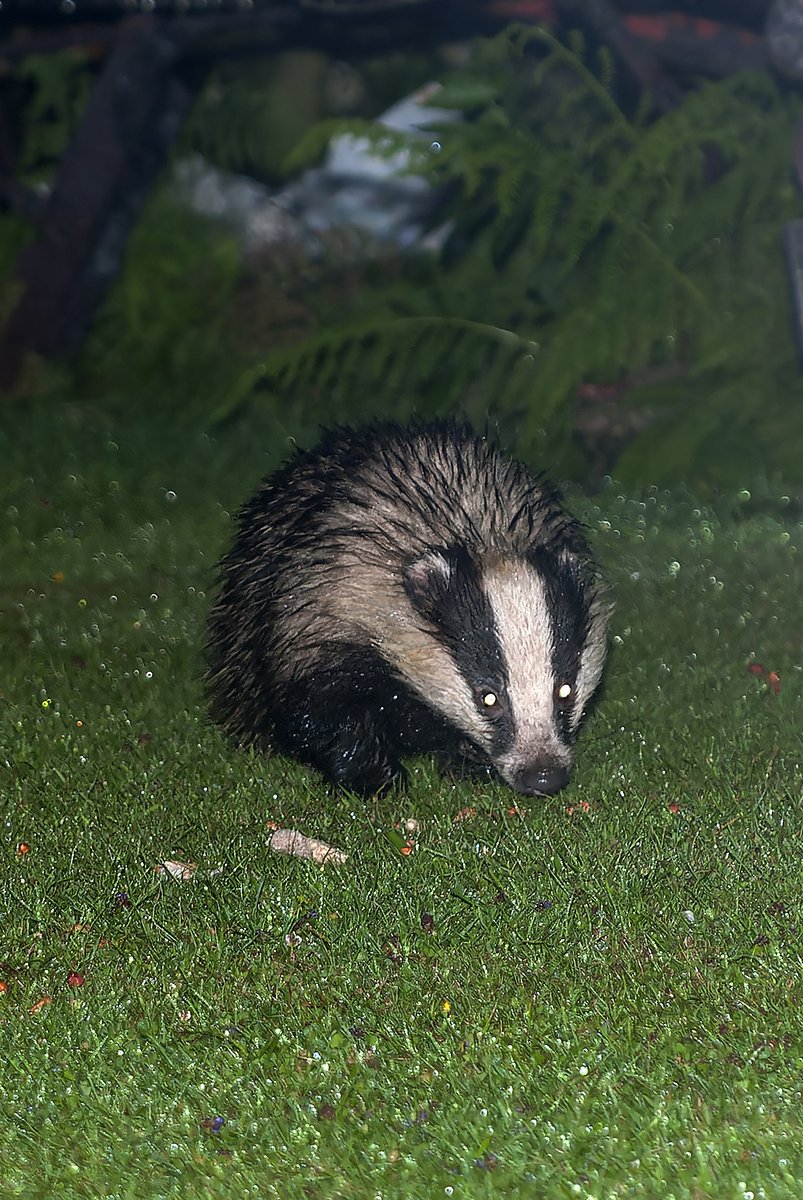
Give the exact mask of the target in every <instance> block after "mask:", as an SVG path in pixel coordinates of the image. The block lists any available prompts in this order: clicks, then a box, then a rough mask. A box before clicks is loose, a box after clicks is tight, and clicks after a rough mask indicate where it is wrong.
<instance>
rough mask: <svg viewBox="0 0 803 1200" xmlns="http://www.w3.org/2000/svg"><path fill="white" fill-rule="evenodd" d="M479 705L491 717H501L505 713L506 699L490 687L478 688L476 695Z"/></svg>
mask: <svg viewBox="0 0 803 1200" xmlns="http://www.w3.org/2000/svg"><path fill="white" fill-rule="evenodd" d="M475 695H476V699H477V705H478V707H479V708H480V710H481V711H482V712H484V713H487V714H488V716H489V717H499V716H501V715H502V713H503V712H504V711H505V697H504V695H503V694H502V692H497V691H495V690H494V689H493V688H490V687H480V688H477V691H476V693H475Z"/></svg>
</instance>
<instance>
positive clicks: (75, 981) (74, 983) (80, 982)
mask: <svg viewBox="0 0 803 1200" xmlns="http://www.w3.org/2000/svg"><path fill="white" fill-rule="evenodd" d="M67 983H68V984H69V985H70V987H83V986H84V984H85V983H86V976H85V975H82V974H81V972H80V971H70V973H69V975H68V976H67Z"/></svg>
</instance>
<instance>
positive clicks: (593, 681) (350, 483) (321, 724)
mask: <svg viewBox="0 0 803 1200" xmlns="http://www.w3.org/2000/svg"><path fill="white" fill-rule="evenodd" d="M606 624H607V605H606V602H605V600H604V595H603V592H602V590H601V588H600V585H599V582H598V578H597V574H596V571H595V569H594V566H593V564H592V562H591V561H590V558H589V554H588V547H587V544H586V541H585V538H584V537H583V534H582V531H581V528H580V526H579V525H578V523H577V522H576V521H575V520H574V519H573V518H572V517H570V516H569V515H568V514H567V513H566V511H565V509H564V508H563V507H562V505H561V502H560V497H559V495H558V493H557V492H556V491H555V490H554V489H553V488H551V487H549V486H547V485H546V484H545V483H544V482H543V481H542V480H540V479H539V478H538V477H537V476H535V475H533V474H532V473H531V472H530V471H529V470H528V469H527V468H526V467H525V466H523V465H522V464H521V463H519V462H515V461H511V460H509V459H507V458H504V457H503V456H502V455H501V454H500V453H499V451H498V450H497V449H496V448H495V447H494V446H493V445H492V444H490V443H489V442H488V441H487V440H486V439H485V438H481V437H478V436H476V435H475V434H474V433H473V432H471V431H470V430H469V429H466V428H464V427H461V426H459V425H457V424H454V423H451V422H446V421H443V422H436V423H432V424H423V423H421V424H414V425H412V426H409V427H403V426H400V425H395V424H391V423H387V424H377V425H374V426H369V427H367V428H364V429H359V430H351V429H335V430H332V431H330V432H328V433H327V434H326V435H325V436H324V438H323V440H322V441H321V442H320V443H319V444H318V445H317V446H315V447H314V448H313V449H312V450H308V451H304V452H301V453H299V454H297V455H296V457H294V458H293V459H292V460H291V461H290V462H289V463H287V464H286V465H285V466H284V467H283V468H281V469H280V470H279V471H278V472H277V473H276V474H274V475H272V476H270V477H269V478H268V479H266V480H265V481H264V482H263V483H262V485H261V486H260V488H259V490H258V491H257V493H256V495H255V496H254V497H253V499H251V500H250V501H249V502H248V503H247V504H246V505H245V506H244V507H243V508H242V510H241V512H240V514H239V525H238V532H237V535H236V539H235V542H234V545H233V547H232V549H231V550H230V551H229V553H228V554H227V555H226V556H225V558H224V559H223V561H222V563H221V566H220V582H219V592H218V598H217V601H216V603H215V605H214V608H213V611H212V615H211V619H210V630H209V668H208V672H207V682H208V685H209V689H210V693H211V698H212V710H213V714H214V715H215V717H216V718H217V719H218V720H219V721H220V722H221V724H222V725H223V726H224V728H225V729H226V730H227V731H228V732H229V733H230V734H232V735H233V736H234V737H235V738H236V739H237V740H238V741H239V742H241V743H243V744H246V745H249V744H250V745H256V746H258V747H261V748H263V749H267V750H275V751H278V752H280V753H285V754H289V755H292V756H293V757H295V758H297V759H299V760H300V761H301V762H304V763H308V764H309V765H310V766H312V767H315V768H317V769H318V770H319V771H321V772H322V773H323V775H324V776H325V777H326V778H327V779H328V780H331V781H332V782H333V783H336V784H338V785H339V786H341V787H343V788H347V789H349V790H352V791H354V792H358V793H361V794H364V795H369V794H371V793H373V792H376V791H378V790H379V789H381V788H383V787H384V786H386V785H387V784H388V783H390V782H391V781H392V780H393V779H394V778H395V777H396V776H398V775H400V773H401V771H402V766H401V760H402V758H405V757H408V756H413V755H417V754H422V753H434V754H436V755H438V756H439V758H440V759H441V761H442V762H444V763H446V764H449V765H458V766H461V767H463V768H467V769H468V770H474V769H477V770H483V769H485V770H487V769H490V768H493V770H494V771H495V772H496V773H497V774H498V775H499V776H501V778H502V779H503V780H505V781H506V782H507V783H508V784H509V785H510V786H511V787H512V788H515V789H516V791H518V792H523V793H525V794H527V795H530V794H534V793H543V794H547V795H549V794H552V793H554V792H557V791H558V790H559V789H560V788H562V787H563V786H564V785H565V784H566V782H567V780H568V778H569V771H570V768H571V765H572V757H573V755H572V747H573V744H574V741H575V738H576V735H577V732H578V728H579V726H580V722H581V718H582V716H583V712H584V710H585V708H586V706H587V704H588V702H589V700H590V699H591V696H592V694H593V693H594V690H595V689H596V687H597V684H598V683H599V679H600V676H601V674H602V669H603V665H604V662H605V654H606Z"/></svg>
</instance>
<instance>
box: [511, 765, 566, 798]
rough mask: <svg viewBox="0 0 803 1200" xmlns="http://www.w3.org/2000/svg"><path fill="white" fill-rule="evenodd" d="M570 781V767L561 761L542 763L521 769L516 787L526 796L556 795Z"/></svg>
mask: <svg viewBox="0 0 803 1200" xmlns="http://www.w3.org/2000/svg"><path fill="white" fill-rule="evenodd" d="M568 782H569V769H568V767H564V766H563V765H562V764H561V763H541V764H537V765H536V766H534V767H525V768H524V770H523V771H519V773H518V775H517V776H516V780H515V784H514V786H515V788H516V791H518V792H523V793H524V794H525V796H535V795H541V796H554V795H555V792H559V791H560V790H561V788H565V787H566V784H567V783H568Z"/></svg>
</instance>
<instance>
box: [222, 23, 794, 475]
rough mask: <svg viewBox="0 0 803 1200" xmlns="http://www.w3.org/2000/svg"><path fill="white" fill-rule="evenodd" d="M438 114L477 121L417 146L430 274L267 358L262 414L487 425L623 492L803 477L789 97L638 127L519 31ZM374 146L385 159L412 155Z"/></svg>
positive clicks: (691, 108)
mask: <svg viewBox="0 0 803 1200" xmlns="http://www.w3.org/2000/svg"><path fill="white" fill-rule="evenodd" d="M434 103H436V104H437V105H438V106H439V107H452V106H454V107H458V108H461V109H463V110H464V111H465V112H466V116H467V118H468V119H466V120H465V121H464V122H462V123H460V124H457V125H448V126H444V127H443V128H440V129H438V130H437V140H438V143H439V146H440V150H439V153H438V154H437V156H436V157H435V158H434V159H433V157H432V155H430V154H428V153H426V152H425V150H424V149H423V148H422V144H421V143H417V142H415V141H410V142H408V145H409V146H410V150H411V162H412V166H413V168H414V169H417V170H423V171H425V172H427V173H428V174H429V175H430V176H431V178H432V179H433V181H434V182H435V183H436V184H440V185H444V187H445V189H446V194H447V195H449V196H450V200H449V202H448V205H447V209H448V215H449V216H450V218H451V220H452V222H453V225H452V230H451V233H450V235H449V238H448V240H447V242H446V245H445V247H444V250H443V253H442V254H441V256H440V259H439V260H438V261H430V262H429V263H425V262H424V263H422V262H420V261H419V262H418V263H417V264H415V265H414V266H412V265H411V267H410V269H409V270H408V271H407V272H406V274H405V276H404V277H403V278H402V279H401V280H398V281H395V282H394V283H391V284H389V285H386V286H384V287H382V288H380V290H379V292H378V293H377V292H374V291H373V290H371V289H364V290H363V291H362V293H360V294H358V295H357V296H356V297H355V302H354V304H353V306H352V308H351V310H350V312H349V314H348V318H347V319H346V320H345V321H343V320H341V321H339V322H337V323H336V324H335V325H331V324H330V325H328V326H327V327H326V328H325V329H323V330H322V331H321V332H320V333H319V334H318V335H317V336H314V337H311V338H308V339H307V340H305V341H304V342H303V343H302V344H300V345H299V346H298V347H296V348H295V349H294V350H287V349H286V348H283V349H281V350H279V351H276V352H274V353H271V354H269V355H268V356H266V358H265V359H264V360H263V362H262V363H261V364H260V367H259V369H258V371H257V372H255V374H254V376H253V377H252V378H253V379H259V381H260V386H261V388H262V389H264V395H265V401H266V402H271V401H272V402H273V403H279V402H280V401H281V398H282V397H284V396H287V395H288V394H293V395H301V396H310V395H312V397H313V400H312V402H313V403H320V402H321V396H320V394H319V391H318V389H319V388H320V389H321V390H322V391H323V393H324V394H325V395H327V396H328V397H329V402H330V403H331V404H332V405H333V406H334V407H335V409H336V411H337V413H338V415H344V416H355V415H359V413H355V411H354V409H355V407H357V405H358V403H359V402H355V400H354V397H355V396H356V397H360V398H363V397H365V396H366V395H370V396H371V398H372V405H373V406H374V407H381V408H382V409H383V410H390V411H394V410H397V409H398V408H399V407H401V408H402V409H405V408H406V406H408V405H409V404H410V403H411V402H412V403H415V404H416V406H417V407H418V408H419V410H423V411H429V410H430V409H435V408H437V409H447V410H448V409H453V408H462V409H463V410H464V411H466V412H467V413H468V414H469V415H470V416H471V417H472V418H474V419H475V420H476V419H478V418H479V419H480V420H482V419H483V418H484V417H485V415H486V414H489V415H490V418H491V420H492V421H494V422H496V423H498V425H499V426H500V428H501V429H502V432H503V436H504V438H505V440H506V441H508V442H514V443H515V445H516V447H517V449H518V450H519V452H520V453H523V454H527V455H529V456H531V457H537V458H539V459H542V460H544V459H546V461H548V462H550V463H553V464H555V466H556V467H557V469H558V470H559V471H561V472H565V473H571V474H574V475H581V476H582V475H584V474H588V473H589V472H591V473H600V472H602V471H614V472H615V473H616V474H617V476H618V477H619V478H621V479H622V480H623V481H624V482H627V483H639V482H649V481H663V480H670V479H677V478H679V477H686V478H689V479H691V480H693V481H695V482H697V483H701V484H703V485H706V484H718V483H723V484H724V483H733V482H738V481H739V480H740V479H741V480H743V479H744V478H746V477H754V476H755V475H756V474H761V473H762V472H764V471H775V470H781V471H784V472H785V473H787V474H789V475H790V476H793V477H798V478H799V477H800V473H801V469H800V463H801V461H803V458H802V456H803V426H801V424H800V422H793V420H792V419H791V416H790V404H791V403H796V402H792V401H791V400H790V397H791V396H792V394H793V393H795V392H796V393H797V394H798V395H799V394H800V392H801V381H800V374H799V367H798V363H797V358H796V352H795V346H794V341H793V337H792V326H791V315H790V312H789V302H788V286H787V280H786V277H785V270H784V264H783V259H782V255H781V252H780V246H779V238H780V233H781V230H782V227H783V223H784V221H785V220H787V219H789V218H790V217H792V216H794V215H795V211H796V207H797V201H796V196H795V193H794V189H793V187H792V184H791V180H790V157H791V139H792V131H793V127H794V123H795V119H796V115H797V114H796V110H797V107H798V106H797V102H796V100H795V99H794V98H790V97H788V96H785V95H783V94H782V93H781V91H780V90H779V89H778V87H777V86H776V84H775V83H774V81H773V80H772V78H771V77H770V76H769V75H763V74H750V75H740V76H738V77H733V78H730V79H726V80H723V81H721V82H718V83H705V84H702V85H701V86H700V87H699V88H698V90H697V91H695V92H694V93H692V94H691V95H690V96H689V97H688V99H687V100H686V101H685V103H684V104H683V105H682V106H681V107H679V108H677V109H675V110H673V111H671V112H669V113H667V114H666V115H664V116H661V117H660V118H658V119H652V118H651V117H650V116H649V114H648V113H647V111H646V109H641V110H638V111H636V112H629V113H628V112H626V111H625V109H624V108H623V107H622V106H621V105H620V104H619V103H618V102H617V100H616V98H615V91H614V87H613V70H612V64H611V62H610V59H609V58H608V56H607V55H606V54H605V53H601V54H599V55H597V56H596V57H594V58H593V59H589V56H588V55H587V53H586V50H585V47H584V46H583V44H582V42H581V41H580V40H579V39H577V40H575V41H574V43H573V45H572V46H566V45H563V44H561V43H560V42H558V41H557V40H555V39H554V38H552V37H551V36H550V35H548V34H545V33H543V32H541V31H533V30H527V31H516V32H514V33H512V34H507V35H505V36H503V37H500V38H497V39H494V40H493V41H491V42H488V43H485V44H484V45H480V46H479V47H478V50H477V61H476V62H475V63H474V64H473V65H472V69H471V74H470V75H455V76H453V77H452V78H451V79H450V80H447V81H446V84H445V86H444V88H443V90H442V91H441V92H440V94H439V95H438V96H437V98H436V100H435V102H434ZM345 129H352V130H354V131H355V132H359V133H360V134H363V135H366V136H371V128H370V125H369V124H368V123H362V122H361V123H359V124H357V125H355V123H354V122H347V123H345V124H344V123H342V122H328V123H326V124H325V125H323V126H322V127H320V128H318V129H317V130H314V131H312V133H311V134H310V135H309V136H308V138H307V139H306V140H305V142H304V143H302V145H301V146H300V147H299V148H298V150H297V152H296V156H295V158H296V161H297V162H298V161H301V160H302V159H303V157H304V155H309V157H310V158H314V157H315V156H316V155H317V154H318V153H319V151H320V147H321V145H322V144H323V143H324V142H325V140H326V139H328V138H329V137H330V136H331V135H332V133H333V132H342V131H343V130H345ZM372 136H373V140H374V144H375V146H376V148H377V149H378V150H380V151H385V152H388V153H396V152H398V150H399V148H400V146H401V145H402V144H404V140H405V139H404V138H403V137H402V136H401V135H398V134H389V133H388V132H387V131H384V130H377V129H374V131H373V135H372ZM439 219H440V218H439ZM250 382H251V381H250V380H248V381H246V387H247V386H248V384H249V383H250ZM241 395H242V393H235V394H234V396H233V397H232V399H233V401H234V402H235V403H236V402H238V401H239V400H240V399H241ZM411 397H413V398H414V399H413V400H412V401H411V399H410V398H411ZM363 408H364V401H363Z"/></svg>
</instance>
